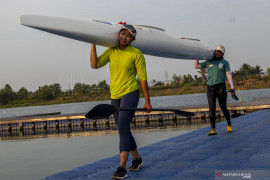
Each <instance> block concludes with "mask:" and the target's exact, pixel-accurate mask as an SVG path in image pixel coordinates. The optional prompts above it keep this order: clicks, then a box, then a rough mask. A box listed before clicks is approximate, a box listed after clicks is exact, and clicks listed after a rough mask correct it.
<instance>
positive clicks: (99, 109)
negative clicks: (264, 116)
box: [85, 104, 195, 119]
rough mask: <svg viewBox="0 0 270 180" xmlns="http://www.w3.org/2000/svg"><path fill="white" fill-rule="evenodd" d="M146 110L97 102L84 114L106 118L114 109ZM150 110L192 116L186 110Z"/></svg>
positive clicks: (92, 117) (89, 116)
mask: <svg viewBox="0 0 270 180" xmlns="http://www.w3.org/2000/svg"><path fill="white" fill-rule="evenodd" d="M131 110H135V111H146V109H144V108H118V107H115V106H114V105H111V104H99V105H97V106H95V107H94V108H93V109H91V110H90V111H89V112H88V113H87V114H86V115H85V117H86V118H89V119H102V118H108V117H109V116H110V115H112V114H113V113H115V112H116V111H131ZM152 111H172V112H174V113H175V114H176V115H179V116H187V117H191V116H194V115H195V114H194V113H191V112H187V111H180V110H177V109H152Z"/></svg>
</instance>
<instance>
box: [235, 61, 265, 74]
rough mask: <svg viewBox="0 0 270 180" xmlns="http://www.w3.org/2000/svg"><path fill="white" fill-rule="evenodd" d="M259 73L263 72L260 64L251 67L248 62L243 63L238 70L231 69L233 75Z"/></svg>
mask: <svg viewBox="0 0 270 180" xmlns="http://www.w3.org/2000/svg"><path fill="white" fill-rule="evenodd" d="M261 74H264V73H263V69H262V68H261V66H258V65H256V66H255V67H252V66H250V65H249V64H245V63H244V64H243V65H242V66H241V67H240V69H239V70H236V71H233V75H241V76H254V75H261Z"/></svg>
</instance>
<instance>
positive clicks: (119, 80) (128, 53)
mask: <svg viewBox="0 0 270 180" xmlns="http://www.w3.org/2000/svg"><path fill="white" fill-rule="evenodd" d="M136 34H137V32H136V29H135V28H134V27H133V26H131V25H123V27H122V28H121V30H120V32H119V37H118V39H119V45H118V46H116V47H113V48H109V49H107V50H106V51H105V52H104V53H103V54H102V55H101V56H99V57H97V53H96V46H95V45H94V44H92V47H91V55H90V62H91V67H92V68H95V69H97V68H100V67H103V66H104V65H106V64H107V63H108V62H110V78H111V85H110V90H111V103H112V104H113V105H115V106H116V107H121V108H137V106H138V102H139V86H138V83H137V80H136V76H137V74H138V78H139V80H140V84H141V87H142V91H143V94H144V97H145V104H144V108H146V109H147V111H146V112H150V111H151V110H152V106H151V103H150V97H149V90H148V83H147V73H146V63H145V59H144V56H143V54H142V53H141V51H140V50H139V49H136V48H134V47H132V46H131V45H130V43H131V42H132V41H134V40H135V36H136ZM134 114H135V111H120V112H116V113H115V114H114V119H115V122H116V124H117V127H118V131H119V135H120V158H121V162H120V166H119V167H118V168H117V171H116V172H115V173H114V174H113V176H112V177H111V178H112V179H123V178H126V177H127V171H126V163H127V159H128V156H129V153H131V155H132V156H133V161H132V165H131V167H130V168H129V170H131V171H136V170H139V168H140V167H141V166H142V164H143V162H142V158H141V157H140V155H139V153H138V151H137V145H136V142H135V139H134V137H133V135H132V134H131V131H130V124H131V122H132V119H133V117H134Z"/></svg>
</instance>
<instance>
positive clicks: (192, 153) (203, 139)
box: [46, 109, 270, 180]
mask: <svg viewBox="0 0 270 180" xmlns="http://www.w3.org/2000/svg"><path fill="white" fill-rule="evenodd" d="M232 124H233V132H231V133H228V132H226V128H227V122H226V121H223V122H221V123H218V124H217V127H216V129H217V133H218V134H217V135H216V136H208V135H207V133H208V132H209V131H210V127H205V128H201V129H198V130H195V131H192V132H189V133H187V134H184V135H180V136H177V137H173V138H170V139H167V140H164V141H160V142H157V143H155V144H151V145H148V146H145V147H142V148H139V149H138V151H139V153H140V155H141V156H142V158H143V162H144V164H143V166H142V167H141V169H140V171H128V176H129V177H128V178H127V179H139V180H146V179H160V180H173V179H188V180H190V179H213V180H214V179H217V178H219V177H216V176H217V175H216V173H217V172H216V171H217V170H221V171H223V170H224V171H225V170H226V171H228V170H231V171H236V170H249V171H251V172H254V171H260V172H261V171H262V170H263V172H264V173H257V174H259V176H260V177H257V178H256V179H270V109H265V110H261V111H256V112H253V113H251V114H248V115H244V116H241V117H237V118H234V119H232ZM131 161H132V158H131V156H130V158H129V161H128V164H127V166H130V164H131ZM119 162H120V157H119V155H116V156H114V157H111V158H106V159H103V160H100V161H97V162H95V163H92V164H88V165H85V166H81V167H78V168H75V169H72V170H70V171H66V172H61V173H57V174H55V175H51V176H48V177H47V178H46V179H49V180H51V179H53V180H68V179H73V180H86V179H110V177H111V175H112V174H113V172H114V171H115V170H116V169H117V167H118V165H119ZM265 173H266V174H265ZM251 175H252V174H251ZM253 177H254V176H253ZM228 179H229V178H228Z"/></svg>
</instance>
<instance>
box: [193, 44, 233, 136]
mask: <svg viewBox="0 0 270 180" xmlns="http://www.w3.org/2000/svg"><path fill="white" fill-rule="evenodd" d="M224 53H225V48H224V47H223V46H221V45H219V46H217V48H216V49H215V52H214V58H213V59H212V60H208V61H204V62H202V63H199V60H195V62H194V68H195V69H202V68H206V69H207V74H208V77H207V99H208V104H209V117H210V122H211V127H212V131H211V132H209V133H208V135H216V134H217V133H216V99H218V102H219V106H220V109H221V110H222V112H223V114H224V116H225V118H226V120H227V123H228V126H227V132H232V123H231V118H230V112H229V111H228V109H227V104H226V103H227V92H226V84H225V77H227V79H228V81H229V84H230V86H231V93H235V91H234V85H233V77H232V74H231V70H230V65H229V63H228V61H226V60H225V59H224V58H223V55H224Z"/></svg>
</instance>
